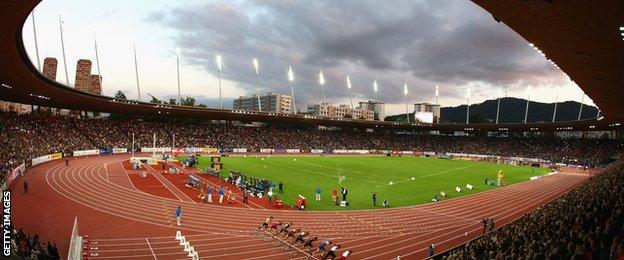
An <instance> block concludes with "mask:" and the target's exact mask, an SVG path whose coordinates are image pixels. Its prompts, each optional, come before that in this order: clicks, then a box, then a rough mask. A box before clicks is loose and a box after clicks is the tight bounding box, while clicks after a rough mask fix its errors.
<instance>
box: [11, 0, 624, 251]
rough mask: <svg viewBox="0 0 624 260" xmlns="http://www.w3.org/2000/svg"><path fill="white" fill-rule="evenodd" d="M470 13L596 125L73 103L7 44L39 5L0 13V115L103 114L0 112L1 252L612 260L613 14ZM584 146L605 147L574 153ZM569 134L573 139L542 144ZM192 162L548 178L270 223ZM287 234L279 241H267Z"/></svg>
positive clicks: (16, 42)
mask: <svg viewBox="0 0 624 260" xmlns="http://www.w3.org/2000/svg"><path fill="white" fill-rule="evenodd" d="M473 2H474V3H475V4H477V5H479V6H480V7H482V8H483V9H485V10H487V11H488V12H490V13H491V14H492V16H493V17H494V19H495V20H496V21H499V22H501V23H504V24H505V25H507V26H509V27H510V28H511V29H512V30H515V31H516V32H517V33H518V34H520V35H521V36H522V37H524V38H525V39H526V40H528V41H530V42H531V43H533V44H535V45H536V46H539V49H540V50H541V51H543V53H544V55H547V56H548V58H549V59H550V60H552V61H553V62H556V64H558V66H559V67H560V68H561V69H562V70H563V71H565V73H567V74H568V75H569V77H570V78H571V79H573V80H574V81H575V82H576V83H577V84H578V85H579V86H580V87H581V88H582V89H583V91H585V92H586V93H587V95H588V96H589V97H591V98H592V100H593V101H594V102H595V103H596V105H597V106H598V107H599V108H600V111H601V116H600V117H597V118H595V119H585V120H579V121H565V122H534V123H501V124H494V123H473V124H471V123H466V124H464V123H441V124H438V123H419V122H390V121H365V120H358V119H350V118H340V119H335V118H323V117H320V116H312V115H303V114H285V113H269V112H262V111H242V110H229V109H222V108H201V107H190V106H182V105H162V104H153V103H148V102H143V101H133V100H127V99H120V98H112V97H107V96H103V95H95V94H89V93H86V92H82V91H79V90H76V89H74V88H72V87H69V86H66V85H63V84H60V83H58V82H56V81H53V80H50V79H48V78H46V77H44V76H43V75H42V74H40V73H39V72H38V70H37V69H36V68H35V67H34V65H33V64H32V63H31V62H30V60H29V59H28V56H27V54H26V51H25V47H24V44H23V42H22V41H23V39H22V37H21V32H22V29H23V27H24V26H25V25H24V21H25V19H26V17H27V16H28V15H29V14H30V12H31V11H32V10H33V8H34V7H35V6H37V4H39V1H4V2H2V3H0V14H1V15H2V16H3V17H5V19H4V21H3V23H2V24H0V32H1V33H2V34H3V35H5V36H6V37H3V38H1V39H0V47H2V53H3V57H4V58H3V62H2V63H1V64H0V83H2V87H0V100H2V101H7V102H16V103H19V104H28V105H32V106H37V107H40V108H58V109H66V110H68V111H69V110H73V111H92V112H98V113H106V114H107V115H108V117H101V118H83V117H82V116H78V114H76V113H72V112H70V113H69V115H56V114H54V113H51V112H50V111H51V110H47V109H39V110H33V111H32V113H28V114H16V113H12V112H0V142H1V143H2V150H0V177H1V181H2V186H3V191H10V192H11V193H10V197H11V199H10V201H9V204H6V202H5V203H3V209H4V211H3V212H4V214H5V215H4V219H5V220H6V219H7V218H10V220H11V223H10V225H5V226H4V228H5V230H6V231H9V232H10V233H11V240H10V241H7V240H6V239H5V246H6V245H7V244H9V245H10V247H11V250H10V252H11V254H13V255H14V256H15V257H23V258H26V257H30V256H33V257H39V258H40V259H59V258H67V259H81V258H82V259H200V258H201V259H213V258H219V259H289V258H294V259H325V258H328V257H329V255H328V253H324V254H323V253H319V252H316V253H315V252H314V251H315V250H316V248H317V247H318V245H319V244H320V243H321V242H322V241H332V245H331V246H329V247H328V249H327V250H325V251H328V250H329V249H330V248H332V247H334V246H336V245H340V247H335V248H334V249H335V250H336V252H335V255H336V256H340V255H343V254H346V256H345V258H347V257H348V258H349V259H351V258H352V259H423V258H427V257H433V258H435V259H519V258H526V259H545V258H548V259H584V258H592V259H593V258H596V259H622V258H624V236H623V235H622V234H624V230H623V226H624V225H623V224H624V223H622V220H623V219H624V213H623V212H622V208H624V201H623V198H624V194H622V193H623V192H624V181H623V180H624V179H623V178H622V177H624V176H622V174H623V173H624V164H623V163H622V161H621V160H622V155H623V153H624V141H623V140H624V139H623V138H624V135H623V131H622V130H623V127H624V126H623V125H621V123H622V121H624V114H623V113H622V111H624V105H623V103H622V102H621V99H622V93H621V89H620V86H622V85H624V77H622V76H621V75H623V74H622V73H620V72H621V71H622V69H623V68H624V41H622V36H621V34H622V35H624V34H623V33H624V29H622V26H624V20H622V17H624V13H623V12H624V2H622V1H611V0H609V1H589V2H588V1H576V0H574V1H566V2H561V1H547V0H534V1H521V0H513V1H504V2H501V1H486V0H474V1H473ZM580 17H585V18H584V19H580ZM598 18H600V19H598ZM589 20H591V21H592V22H587V21H589ZM544 24H549V25H552V26H544ZM618 28H620V30H622V31H623V32H620V31H618V30H617V29H618ZM98 77H99V76H98ZM100 80H101V78H100ZM527 103H528V102H527ZM527 111H528V109H527ZM85 114H86V113H85ZM553 121H554V120H553ZM598 131H600V133H606V135H607V136H608V137H607V138H589V137H587V136H588V133H591V132H594V133H597V132H598ZM572 132H574V133H580V134H581V138H560V137H559V136H560V135H561V133H572ZM596 135H599V134H596ZM195 155H203V156H206V155H209V156H241V157H245V156H259V157H258V158H262V157H266V158H269V157H270V156H283V155H288V156H295V157H294V158H295V160H296V158H297V157H296V156H302V157H299V158H304V157H303V156H309V157H311V156H315V157H321V156H344V158H350V157H351V156H352V157H353V158H355V159H353V161H351V162H350V163H357V160H361V158H366V157H367V156H376V157H384V158H385V157H388V158H390V159H391V156H397V157H398V156H409V157H410V158H411V157H436V158H440V159H439V160H448V159H451V160H466V161H471V162H476V164H479V163H491V164H493V165H494V164H503V163H504V164H513V165H525V166H527V167H529V166H531V167H541V168H544V169H548V171H552V172H551V173H549V174H543V175H541V174H540V175H539V176H533V177H534V178H533V177H532V178H531V181H528V180H527V181H522V182H518V183H514V184H512V185H500V187H498V186H497V187H496V188H492V189H489V190H487V191H481V192H475V193H474V194H470V195H468V196H458V197H456V198H455V197H454V198H452V199H445V198H441V201H438V200H437V197H436V202H432V203H426V204H422V205H409V206H401V207H392V204H390V206H388V207H386V206H383V208H382V207H381V206H380V207H378V208H375V207H371V208H370V209H365V210H329V211H305V210H303V211H302V210H295V209H292V208H291V207H290V206H294V205H289V204H292V203H291V202H290V199H291V198H288V200H287V199H284V198H282V199H284V201H283V203H285V206H284V208H282V204H279V205H280V206H279V207H278V206H277V205H278V203H277V201H278V199H277V196H274V195H273V194H276V195H278V194H279V195H280V196H281V194H282V193H281V192H279V191H278V188H277V187H278V186H277V185H275V186H274V187H273V188H266V189H265V188H258V189H251V188H249V186H250V182H245V181H242V182H240V181H239V177H240V176H242V174H240V173H230V176H229V178H228V177H225V178H224V176H227V174H226V173H223V174H219V173H218V172H217V170H218V169H216V170H215V169H211V170H212V171H211V170H207V169H206V170H204V169H202V168H199V167H195V165H192V164H190V163H189V161H188V160H185V159H186V158H187V157H186V156H195ZM131 157H132V158H134V160H132V161H131ZM146 158H147V159H146ZM289 158H290V157H289ZM321 158H322V157H321ZM341 158H343V157H341ZM262 160H264V158H262ZM345 160H346V159H345ZM141 161H142V162H141ZM193 163H195V162H193ZM476 164H474V165H476ZM220 166H221V165H219V167H220ZM322 167H328V166H324V165H320V166H318V168H322ZM333 167H334V168H332V170H335V171H338V172H339V171H345V169H346V168H347V166H333ZM413 167H417V166H413ZM174 169H175V170H174ZM260 170H262V169H260ZM319 171H320V170H319ZM449 171H453V169H451V170H449ZM356 173H359V172H356ZM377 174H378V175H380V174H379V173H377ZM493 176H495V175H493ZM252 177H253V176H252ZM341 177H342V178H344V176H341ZM493 178H496V177H493ZM256 179H257V180H256ZM256 179H254V183H258V182H259V183H262V184H263V185H264V184H265V183H266V180H261V179H260V178H256ZM413 179H414V177H412V180H413ZM258 180H259V181H258ZM340 181H342V180H340ZM479 181H482V180H481V179H479ZM485 182H486V183H487V182H488V180H487V179H486V181H485ZM499 183H500V180H499ZM246 185H247V186H246ZM310 185H311V186H310V190H312V189H313V187H314V185H313V184H310ZM389 185H394V183H390V184H389ZM432 185H433V184H432ZM459 185H461V188H462V189H463V187H464V185H466V188H468V187H472V185H467V184H465V183H462V184H459ZM261 186H262V185H261ZM288 188H289V187H288V186H287V187H286V189H288ZM457 188H458V189H460V187H459V186H458V187H457ZM279 189H281V181H280V188H279ZM468 189H472V188H468ZM208 190H210V191H209V192H208ZM220 190H223V198H219V196H218V194H219V192H221V191H220ZM353 190H354V189H351V192H353ZM248 191H251V193H252V195H251V196H250V195H249V194H248ZM212 192H214V196H213V193H212ZM256 192H258V193H256ZM269 192H271V193H270V194H269ZM458 192H459V191H458ZM206 193H208V194H206ZM6 194H7V193H5V194H4V196H3V197H4V198H5V200H7V195H6ZM324 194H329V191H326V192H325V193H324ZM206 195H208V196H209V197H210V198H211V199H214V200H215V203H211V202H208V198H207V196H206ZM341 195H342V193H341ZM248 196H249V198H248ZM267 196H268V199H267ZM323 196H326V195H323ZM344 196H345V197H346V195H344ZM351 196H353V195H351ZM436 196H437V195H436ZM440 197H446V195H442V193H441V194H440ZM272 199H273V200H272ZM311 199H312V198H311V197H309V198H308V200H309V201H307V203H314V202H312V201H311ZM216 200H223V203H217V202H216ZM243 200H245V201H246V202H242V201H243ZM247 200H248V203H247ZM342 200H343V201H344V202H346V201H347V199H346V198H343V199H342ZM232 201H233V202H232ZM280 201H281V200H280ZM339 202H340V201H338V200H336V205H338V204H339ZM378 202H379V203H380V204H381V198H380V199H379V201H378ZM298 203H299V202H298ZM300 203H302V204H303V202H300ZM384 203H385V201H384ZM390 203H392V201H391V202H390ZM345 204H346V203H345ZM7 205H8V206H7ZM297 206H300V205H297ZM342 206H346V205H341V206H340V207H342ZM178 207H180V208H181V212H182V213H183V214H182V217H181V224H178V223H176V215H175V214H176V213H175V212H176V208H178ZM7 209H8V210H7ZM7 212H10V213H7ZM267 217H272V218H271V220H270V221H268V220H265V219H267ZM486 219H493V221H494V223H495V224H494V227H491V228H490V227H486V226H485V225H484V223H486V221H485V220H486ZM263 222H264V223H266V226H264V227H263V226H261V228H258V226H259V225H261V224H262V223H263ZM286 223H292V226H289V227H286V228H285V229H284V230H285V231H284V232H279V230H280V229H281V228H284V227H285V224H286ZM273 225H274V226H275V227H274V228H272V226H273ZM486 228H487V229H486ZM295 230H297V232H295ZM288 231H292V232H291V233H292V236H290V237H289V236H288V235H284V234H287V233H288ZM299 232H304V233H301V237H300V241H297V239H296V237H297V234H300V233H299ZM312 237H317V238H318V240H314V241H313V242H310V243H312V245H313V246H312V249H310V248H309V247H306V246H304V243H305V241H306V240H308V239H311V238H312ZM47 241H50V242H47ZM46 242H47V243H46ZM5 248H6V247H5ZM5 254H6V253H5ZM332 259H333V258H332Z"/></svg>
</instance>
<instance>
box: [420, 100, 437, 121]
mask: <svg viewBox="0 0 624 260" xmlns="http://www.w3.org/2000/svg"><path fill="white" fill-rule="evenodd" d="M419 115H420V116H419ZM430 117H431V118H430ZM414 118H416V119H420V121H421V122H425V123H434V122H435V123H439V122H440V105H438V104H431V103H416V104H414ZM429 121H430V122H429Z"/></svg>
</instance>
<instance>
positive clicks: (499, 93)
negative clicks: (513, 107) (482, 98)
mask: <svg viewBox="0 0 624 260" xmlns="http://www.w3.org/2000/svg"><path fill="white" fill-rule="evenodd" d="M501 92H502V91H501V88H500V87H498V91H497V93H496V95H497V96H498V98H497V104H496V124H498V116H499V115H500V101H501V98H500V97H501Z"/></svg>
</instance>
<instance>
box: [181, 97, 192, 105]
mask: <svg viewBox="0 0 624 260" xmlns="http://www.w3.org/2000/svg"><path fill="white" fill-rule="evenodd" d="M181 101H182V105H183V106H189V107H194V106H195V98H194V97H186V98H183V99H182V100H181Z"/></svg>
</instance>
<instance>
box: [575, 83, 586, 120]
mask: <svg viewBox="0 0 624 260" xmlns="http://www.w3.org/2000/svg"><path fill="white" fill-rule="evenodd" d="M581 94H582V95H583V96H581V106H580V107H579V114H578V118H577V119H576V120H579V121H580V120H581V114H583V102H585V92H583V90H581Z"/></svg>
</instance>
